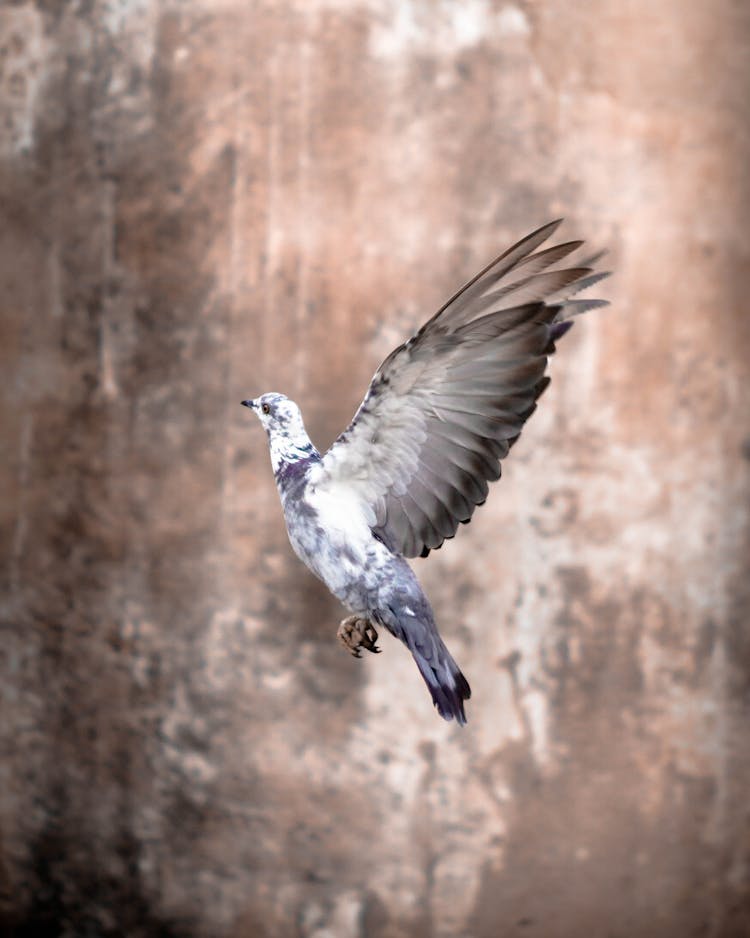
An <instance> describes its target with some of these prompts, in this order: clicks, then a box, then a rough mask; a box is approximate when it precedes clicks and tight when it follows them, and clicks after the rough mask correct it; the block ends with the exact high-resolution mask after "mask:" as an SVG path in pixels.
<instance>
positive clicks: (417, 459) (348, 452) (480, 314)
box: [312, 221, 606, 557]
mask: <svg viewBox="0 0 750 938" xmlns="http://www.w3.org/2000/svg"><path fill="white" fill-rule="evenodd" d="M559 224H560V222H559V221H556V222H552V223H550V224H549V225H545V226H544V227H542V228H540V229H538V230H537V231H535V232H532V233H531V234H530V235H528V236H527V237H526V238H524V239H523V240H522V241H519V242H518V243H517V244H515V245H513V247H511V248H510V249H509V250H508V251H506V252H505V253H504V254H501V255H500V256H499V257H498V258H496V259H495V260H494V261H493V262H492V263H491V264H489V265H488V266H487V267H485V268H484V269H483V270H482V271H480V273H479V274H477V276H476V277H474V279H473V280H471V281H469V283H468V284H466V285H465V286H464V287H462V288H461V290H459V291H458V293H456V294H455V295H454V296H452V297H451V299H450V300H448V302H447V303H446V304H445V305H444V306H442V307H441V309H440V310H438V312H437V313H436V314H435V315H434V316H433V317H432V318H431V319H430V320H428V321H427V322H426V323H425V324H424V325H423V326H422V327H421V329H420V330H419V331H418V332H417V333H416V334H415V335H414V336H413V337H412V338H411V339H409V340H408V341H407V342H405V343H404V344H403V345H401V346H399V347H398V348H396V349H394V350H393V352H391V354H390V355H389V356H388V357H387V358H386V359H385V361H384V362H383V363H382V364H381V366H380V368H378V370H377V372H376V373H375V376H374V377H373V379H372V382H371V383H370V387H369V389H368V391H367V394H366V395H365V398H364V400H363V401H362V403H361V405H360V407H359V409H358V410H357V413H356V414H355V416H354V419H353V420H352V422H351V424H350V425H349V427H348V428H347V429H346V430H345V431H344V433H342V434H341V436H340V437H339V438H338V439H337V440H336V442H335V443H334V444H333V446H332V447H331V448H330V449H329V451H328V452H327V453H326V454H325V456H324V457H323V459H322V461H321V463H320V464H319V467H318V469H317V475H316V476H315V477H314V479H313V480H312V481H313V484H315V485H317V486H319V487H326V486H329V487H334V486H337V485H343V486H348V487H349V488H350V489H353V490H354V491H355V492H356V493H357V494H358V496H359V497H360V498H361V500H362V502H363V503H364V505H365V506H366V508H367V510H368V513H369V515H370V517H372V518H374V519H375V524H374V525H373V532H374V533H375V534H376V535H377V536H378V537H380V538H381V539H382V540H383V541H384V542H385V543H386V544H387V545H388V546H389V547H390V548H391V549H392V550H394V551H397V552H399V553H402V554H404V555H405V556H407V557H414V556H417V555H420V554H421V555H422V556H425V555H426V554H427V553H429V551H430V550H434V549H436V548H437V547H439V546H440V545H441V544H442V543H443V541H444V540H446V539H447V538H451V537H453V536H454V535H455V533H456V530H457V528H458V525H459V524H466V523H468V522H469V521H470V519H471V516H472V514H473V512H474V509H475V508H476V507H477V506H478V505H481V504H483V503H484V501H485V499H486V498H487V493H488V490H489V485H488V483H489V482H493V481H496V480H497V479H499V478H500V462H501V460H502V459H504V458H505V456H507V454H508V451H509V450H510V448H511V446H512V445H513V443H514V442H515V441H516V440H517V439H518V437H519V435H520V433H521V430H522V429H523V425H524V423H525V422H526V420H527V419H528V418H529V417H530V415H531V414H532V413H533V412H534V410H535V409H536V402H537V400H538V398H539V396H540V395H541V394H542V392H543V391H544V389H545V387H546V386H547V384H548V383H549V378H547V377H546V376H545V374H544V372H545V369H546V365H547V357H548V356H549V355H550V354H552V353H553V352H554V350H555V346H554V340H556V339H559V338H560V337H561V336H562V335H563V334H564V332H565V331H567V329H568V328H569V326H570V323H569V322H568V320H569V319H570V318H571V317H573V316H576V315H579V314H581V313H585V312H588V311H589V310H592V309H597V308H598V307H600V306H603V305H606V303H605V301H603V300H572V299H571V297H573V296H575V295H576V294H577V293H578V292H580V290H583V289H586V288H587V287H590V286H592V285H593V284H595V283H598V282H599V280H601V279H602V278H603V277H604V276H606V274H604V273H600V272H596V271H594V270H593V266H592V265H593V263H594V262H596V261H597V260H598V259H599V256H598V255H597V256H594V257H592V258H590V259H589V260H588V262H587V263H586V264H585V265H578V266H574V267H568V268H563V269H558V268H555V266H554V265H556V264H558V263H559V262H561V261H563V260H564V259H565V258H566V257H568V256H569V255H570V254H572V253H573V252H574V251H575V250H577V249H578V248H579V247H581V245H582V243H583V242H581V241H569V242H566V243H565V244H558V245H554V246H552V247H547V248H544V249H542V250H537V249H538V248H540V246H541V245H542V244H544V242H545V241H546V240H547V239H548V238H549V237H550V236H551V235H552V233H553V232H554V231H555V230H556V228H557V227H558V226H559Z"/></svg>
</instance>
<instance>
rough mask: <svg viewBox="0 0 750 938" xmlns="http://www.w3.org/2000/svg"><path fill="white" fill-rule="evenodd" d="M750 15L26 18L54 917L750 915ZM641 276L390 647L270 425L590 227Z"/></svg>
mask: <svg viewBox="0 0 750 938" xmlns="http://www.w3.org/2000/svg"><path fill="white" fill-rule="evenodd" d="M748 87H750V7H748V5H747V4H746V3H743V2H741V0H717V2H709V0H691V2H686V0H664V2H661V3H658V4H654V3H652V2H650V0H631V2H628V3H623V2H622V0H602V2H599V3H595V4H591V3H582V2H571V0H536V2H532V0H515V2H504V0H465V2H448V0H433V2H427V0H351V2H344V0H297V2H293V0H288V2H271V0H268V2H265V3H264V2H260V0H257V2H256V0H251V2H240V0H220V2H214V0H212V2H208V0H91V2H82V0H70V2H64V0H62V2H42V0H39V2H36V3H34V2H20V3H16V2H5V3H2V4H0V218H1V219H2V223H1V224H0V288H1V292H0V295H1V297H2V337H1V340H0V356H2V376H3V380H2V383H1V385H0V397H1V399H2V412H3V413H2V418H3V422H2V426H3V451H2V477H1V480H0V505H1V506H2V514H1V521H2V537H1V538H0V541H1V544H0V549H1V550H2V556H3V564H2V576H3V580H2V605H1V607H0V612H1V618H2V642H1V648H0V653H1V655H2V675H1V677H2V680H1V689H2V721H1V722H2V728H1V730H0V733H1V743H0V744H1V745H2V758H1V759H0V773H1V775H0V816H1V818H2V827H1V828H0V832H1V840H0V909H1V917H2V919H3V922H4V924H5V929H6V932H7V933H8V934H12V935H19V936H26V935H28V936H31V935H33V936H43V938H44V936H57V935H62V936H66V938H67V936H120V935H126V936H135V938H146V936H152V935H159V936H174V938H178V936H179V938H255V936H258V938H264V936H304V938H307V936H309V938H349V936H355V938H365V936H367V938H432V936H439V938H454V936H464V938H503V936H514V935H528V936H543V938H578V936H581V935H595V936H604V935H606V936H610V938H627V936H633V935H639V936H654V938H664V936H680V938H686V936H707V938H708V936H710V938H729V936H732V938H733V936H746V935H748V934H750V799H749V798H748V792H750V740H749V738H748V718H749V717H750V633H749V631H748V612H749V610H750V589H749V587H748V583H749V574H750V393H749V391H748V361H749V360H750V319H749V318H748V310H747V295H748V286H750V283H749V281H748V261H749V259H750V258H749V254H750V244H749V242H748V236H747V217H748V209H749V208H750V200H749V199H748V188H749V183H748V178H749V176H748V161H749V159H750V122H749V121H748V114H747V99H748ZM560 215H563V216H565V217H566V219H567V221H566V224H565V226H564V228H563V229H562V230H561V232H560V235H561V237H560V238H559V240H567V239H569V238H575V237H584V238H586V239H587V241H588V242H589V244H590V245H591V248H592V249H594V248H598V247H608V248H609V250H610V256H609V259H608V263H609V265H610V266H611V267H612V268H613V269H614V271H615V276H614V277H613V278H612V279H611V280H609V281H607V282H606V283H604V284H603V285H601V287H600V288H599V293H600V295H603V296H605V297H606V298H608V299H610V300H611V303H612V305H611V307H610V308H609V309H607V310H604V311H599V312H596V313H593V314H590V315H588V316H587V317H585V319H583V320H581V321H579V323H578V324H577V325H576V327H575V329H573V331H572V332H571V333H570V335H569V336H567V337H566V338H565V340H564V342H561V343H560V349H559V354H558V356H556V358H555V360H554V361H553V362H552V365H551V374H552V378H553V381H552V386H551V387H550V389H549V391H548V392H547V393H546V395H545V397H544V399H543V401H542V402H541V405H540V408H539V411H538V413H537V414H536V415H535V417H534V418H533V420H532V421H531V422H530V424H529V426H528V427H527V430H526V431H525V433H524V435H523V437H522V439H521V441H520V443H519V444H518V445H517V446H516V447H515V448H514V450H513V452H512V454H511V457H510V458H509V459H508V460H507V461H506V463H505V473H504V478H503V481H502V482H500V483H499V484H498V485H497V486H495V487H494V489H493V491H492V494H491V497H490V499H489V501H488V503H487V505H486V507H485V508H483V509H482V510H481V511H480V512H478V514H477V515H476V516H475V519H474V521H473V523H472V524H471V525H470V526H469V527H467V528H465V529H462V530H461V532H460V535H459V537H458V538H457V539H456V540H455V541H453V542H450V543H448V544H447V545H446V546H445V548H444V549H443V550H441V551H439V552H438V553H436V554H433V555H431V556H430V557H429V559H428V560H425V561H419V560H418V561H415V563H414V566H415V568H416V571H417V574H418V576H419V577H420V579H421V581H422V583H423V585H424V587H425V589H426V591H427V593H428V595H429V596H430V598H431V600H432V603H433V605H434V607H435V610H436V614H437V618H438V621H439V623H440V625H441V629H442V632H443V635H444V636H445V639H446V641H447V643H448V645H449V647H450V648H451V650H452V651H453V654H454V655H455V657H456V658H457V659H458V661H459V662H460V664H461V666H462V668H463V670H464V671H465V673H466V675H467V677H468V678H469V680H470V682H471V685H472V688H473V692H474V696H473V698H472V700H471V702H470V704H469V707H468V715H469V724H468V726H467V727H466V728H465V729H460V728H458V727H456V726H455V725H454V724H450V725H448V724H446V723H444V722H443V721H442V720H440V719H439V717H438V716H437V714H436V713H435V711H434V710H433V708H432V706H431V703H430V700H429V696H428V694H427V692H426V689H425V687H424V686H423V684H422V681H421V679H420V677H419V675H418V673H417V671H416V668H415V667H414V665H413V663H412V661H411V659H410V657H409V655H408V653H407V652H406V650H405V649H404V648H403V647H402V646H400V645H399V644H398V643H397V642H395V641H394V640H392V639H390V637H389V636H386V635H384V636H383V641H382V645H383V654H382V655H380V656H377V657H374V656H368V657H367V658H366V659H365V660H362V661H356V660H354V659H352V658H350V657H349V656H348V655H347V654H346V653H345V652H344V651H342V649H341V648H340V647H339V646H338V643H337V641H336V628H337V625H338V622H339V620H340V619H341V617H342V614H343V613H342V610H341V608H340V607H339V606H338V604H337V602H336V601H335V600H334V599H333V598H332V597H330V596H329V595H328V593H327V592H326V590H325V588H324V587H323V586H321V585H320V584H319V583H318V582H317V581H315V580H314V579H313V578H312V576H311V575H310V574H308V573H307V571H306V570H305V569H304V568H303V567H302V566H301V564H300V563H299V562H298V561H297V559H296V558H295V557H294V555H293V554H292V552H291V549H290V547H289V546H288V543H287V540H286V534H285V530H284V526H283V521H282V516H281V510H280V507H279V504H278V500H277V495H276V491H275V487H274V483H273V478H272V474H271V469H270V465H269V459H268V453H267V446H266V439H265V435H264V434H263V433H262V431H261V429H260V427H259V425H258V423H257V421H255V420H254V418H253V417H252V415H250V414H249V413H248V412H247V411H246V410H243V408H241V407H240V406H239V402H240V400H242V399H243V398H246V397H249V396H255V395H257V394H259V393H261V392H263V391H268V390H278V391H283V392H285V393H287V394H288V395H289V396H291V397H293V398H294V399H296V400H297V401H298V402H299V404H300V405H301V407H302V409H303V412H304V413H305V415H306V420H307V426H308V429H309V431H310V433H311V436H312V437H313V439H314V440H315V441H316V442H317V444H318V445H319V447H320V448H323V447H326V446H328V445H329V444H330V442H331V441H332V440H333V439H334V438H335V436H336V435H337V434H338V433H339V432H340V431H341V430H342V429H343V428H344V426H345V425H346V424H347V422H348V421H349V419H350V417H351V415H352V414H353V412H354V410H355V408H356V407H357V405H358V403H359V400H360V399H361V397H362V395H363V393H364V391H365V388H366V386H367V383H368V381H369V379H370V377H371V375H372V373H373V371H374V369H375V367H376V366H377V364H378V363H379V361H380V360H381V359H382V358H383V357H384V356H385V355H386V354H387V353H388V352H389V351H390V350H391V348H392V347H393V346H394V345H395V344H397V343H398V342H400V341H401V340H402V339H404V338H405V337H406V336H407V335H408V334H409V333H410V332H411V330H413V329H414V328H415V327H416V326H417V325H419V324H420V322H421V321H422V320H423V319H424V318H426V317H427V316H429V315H431V314H432V313H433V312H434V311H435V310H436V309H437V308H438V306H440V305H441V304H442V302H443V301H444V300H445V299H446V298H447V297H448V296H449V295H450V294H451V293H452V292H453V291H454V290H455V289H456V288H457V287H458V286H459V285H460V284H461V283H463V282H464V281H465V280H466V279H468V278H469V277H470V276H472V275H473V274H474V273H476V271H477V270H478V269H479V268H480V267H481V266H483V265H484V264H486V263H487V262H488V261H489V260H490V259H491V258H492V257H493V256H494V255H495V254H497V253H498V252H499V251H501V250H503V249H504V248H505V247H507V246H508V244H509V243H511V242H512V241H513V240H516V239H518V238H520V237H522V236H523V235H525V234H526V233H527V232H528V231H530V230H531V229H532V228H535V227H537V226H539V225H541V224H543V223H545V222H546V221H548V220H550V219H551V218H554V217H557V216H560Z"/></svg>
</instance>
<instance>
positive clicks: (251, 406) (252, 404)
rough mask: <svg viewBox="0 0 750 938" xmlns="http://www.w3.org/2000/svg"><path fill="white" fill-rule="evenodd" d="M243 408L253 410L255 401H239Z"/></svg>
mask: <svg viewBox="0 0 750 938" xmlns="http://www.w3.org/2000/svg"><path fill="white" fill-rule="evenodd" d="M240 403H241V404H243V405H244V406H245V407H249V408H250V409H251V410H255V401H240Z"/></svg>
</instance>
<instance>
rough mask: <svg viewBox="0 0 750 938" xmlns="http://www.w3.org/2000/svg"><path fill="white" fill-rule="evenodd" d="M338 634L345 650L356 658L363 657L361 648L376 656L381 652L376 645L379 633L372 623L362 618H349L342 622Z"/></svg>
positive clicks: (354, 616) (355, 616)
mask: <svg viewBox="0 0 750 938" xmlns="http://www.w3.org/2000/svg"><path fill="white" fill-rule="evenodd" d="M336 634H337V637H338V640H339V641H340V642H341V644H342V645H343V646H344V648H346V650H347V651H348V652H349V653H350V654H351V655H353V656H354V657H355V658H361V657H362V652H361V651H360V649H361V648H365V649H367V651H371V652H373V653H374V654H379V652H380V649H379V648H378V647H377V645H376V644H375V642H376V641H377V639H378V633H377V631H376V629H375V627H374V626H373V624H372V622H370V621H369V620H368V619H365V618H363V617H362V616H357V615H353V616H348V617H347V618H346V619H344V620H343V621H342V622H341V624H340V625H339V628H338V632H337V633H336Z"/></svg>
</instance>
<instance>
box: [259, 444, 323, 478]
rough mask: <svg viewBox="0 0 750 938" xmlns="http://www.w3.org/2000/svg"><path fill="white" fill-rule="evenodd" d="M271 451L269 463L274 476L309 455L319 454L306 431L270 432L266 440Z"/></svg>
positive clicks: (316, 455) (307, 457)
mask: <svg viewBox="0 0 750 938" xmlns="http://www.w3.org/2000/svg"><path fill="white" fill-rule="evenodd" d="M268 445H269V451H270V453H271V465H272V466H273V471H274V474H275V475H276V476H278V475H279V473H280V472H283V470H284V469H285V468H286V467H288V466H293V465H295V464H296V463H299V462H301V461H302V460H307V459H310V457H312V456H315V457H318V456H320V453H319V452H318V451H317V450H316V449H315V447H314V446H313V444H312V442H311V440H310V437H309V436H308V435H307V434H306V433H296V434H294V436H288V435H287V434H285V433H272V434H270V435H269V440H268Z"/></svg>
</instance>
